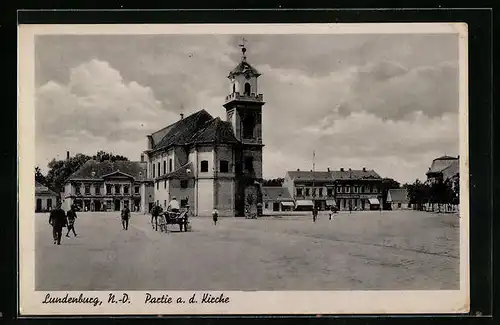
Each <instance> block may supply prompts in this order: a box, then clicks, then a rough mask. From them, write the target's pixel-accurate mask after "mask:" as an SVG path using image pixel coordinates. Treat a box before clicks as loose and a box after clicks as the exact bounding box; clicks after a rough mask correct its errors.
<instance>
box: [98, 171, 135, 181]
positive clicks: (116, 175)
mask: <svg viewBox="0 0 500 325" xmlns="http://www.w3.org/2000/svg"><path fill="white" fill-rule="evenodd" d="M102 178H103V179H133V178H134V176H132V175H129V174H126V173H124V172H121V171H119V170H117V171H115V172H112V173H109V174H106V175H103V176H102Z"/></svg>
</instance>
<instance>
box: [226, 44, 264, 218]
mask: <svg viewBox="0 0 500 325" xmlns="http://www.w3.org/2000/svg"><path fill="white" fill-rule="evenodd" d="M240 46H241V52H242V56H241V61H240V63H239V64H238V65H237V66H236V68H234V69H233V70H232V71H231V72H230V73H229V75H228V79H229V80H230V83H229V85H230V88H229V95H227V96H226V100H225V103H224V105H223V106H224V108H225V109H226V120H227V122H230V123H231V126H232V129H233V132H234V135H235V137H236V139H238V140H239V141H240V142H241V146H240V147H239V148H238V149H236V152H235V153H236V154H235V161H234V163H235V178H236V184H235V185H236V191H235V192H236V193H235V194H236V198H235V207H236V214H237V215H242V214H243V213H244V210H245V208H250V209H251V210H255V209H256V205H257V203H259V202H262V197H261V191H260V185H259V184H260V182H261V181H262V147H263V146H264V145H263V143H262V106H263V105H264V104H265V103H264V98H263V96H262V94H259V92H258V91H259V88H258V78H259V76H260V75H261V74H260V73H259V72H258V71H257V69H255V68H254V67H252V66H251V65H250V63H248V62H247V57H246V51H247V49H246V47H245V45H244V44H242V45H240ZM254 212H255V211H254Z"/></svg>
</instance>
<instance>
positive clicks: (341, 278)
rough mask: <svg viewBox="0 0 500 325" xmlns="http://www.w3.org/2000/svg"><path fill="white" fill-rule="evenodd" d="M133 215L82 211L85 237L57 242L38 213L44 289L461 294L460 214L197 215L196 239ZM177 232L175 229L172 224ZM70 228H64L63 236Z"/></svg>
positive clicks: (39, 274)
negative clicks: (126, 221)
mask: <svg viewBox="0 0 500 325" xmlns="http://www.w3.org/2000/svg"><path fill="white" fill-rule="evenodd" d="M149 220H150V216H149V215H140V214H133V215H132V219H131V226H130V227H129V230H128V231H124V230H122V228H121V224H120V219H119V214H118V213H90V212H87V213H80V214H79V218H78V219H77V222H76V231H77V233H78V235H79V236H78V237H76V238H75V237H71V238H67V237H64V235H63V240H62V245H61V246H57V245H54V244H53V242H52V238H51V236H52V230H51V228H50V225H49V224H48V215H45V214H37V215H36V248H35V258H36V261H35V263H36V266H35V285H36V290H377V289H383V290H392V289H395V290H438V289H458V287H459V229H458V221H459V219H458V216H457V215H456V214H434V213H427V212H418V211H384V212H382V213H380V212H378V211H363V212H353V213H352V214H350V213H348V212H347V213H340V214H337V215H336V216H335V218H334V220H332V221H330V220H328V216H326V215H320V216H319V219H318V220H317V222H316V223H313V222H312V218H311V216H283V217H265V218H261V219H256V220H252V219H238V218H221V219H220V220H219V223H218V225H217V226H214V225H213V224H212V223H211V219H209V218H192V220H191V222H192V226H193V229H192V232H188V233H184V232H182V233H180V232H177V226H171V227H172V228H171V229H172V230H174V231H172V232H171V233H168V234H164V233H159V232H155V231H153V230H152V227H151V224H150V223H149ZM169 227H170V226H169ZM65 232H66V229H64V234H65Z"/></svg>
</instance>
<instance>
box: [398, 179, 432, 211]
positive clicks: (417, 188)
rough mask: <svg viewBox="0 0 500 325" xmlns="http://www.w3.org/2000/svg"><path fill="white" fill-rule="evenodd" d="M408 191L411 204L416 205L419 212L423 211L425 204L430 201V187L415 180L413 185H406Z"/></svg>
mask: <svg viewBox="0 0 500 325" xmlns="http://www.w3.org/2000/svg"><path fill="white" fill-rule="evenodd" d="M404 187H406V189H407V191H408V199H409V200H410V204H412V205H414V206H415V207H416V209H417V210H422V209H423V204H424V203H426V202H429V200H430V187H429V185H427V184H425V183H422V182H420V180H418V179H417V180H415V182H414V183H413V184H405V186H404Z"/></svg>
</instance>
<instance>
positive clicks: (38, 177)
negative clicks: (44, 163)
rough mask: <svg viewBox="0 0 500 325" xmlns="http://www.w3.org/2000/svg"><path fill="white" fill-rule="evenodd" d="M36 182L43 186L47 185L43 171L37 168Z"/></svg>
mask: <svg viewBox="0 0 500 325" xmlns="http://www.w3.org/2000/svg"><path fill="white" fill-rule="evenodd" d="M35 181H37V182H38V183H40V184H42V185H46V184H47V180H46V179H45V176H44V175H43V174H42V171H41V170H40V167H38V166H36V167H35Z"/></svg>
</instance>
